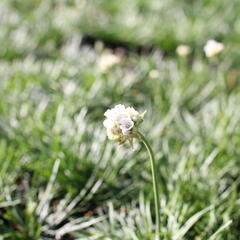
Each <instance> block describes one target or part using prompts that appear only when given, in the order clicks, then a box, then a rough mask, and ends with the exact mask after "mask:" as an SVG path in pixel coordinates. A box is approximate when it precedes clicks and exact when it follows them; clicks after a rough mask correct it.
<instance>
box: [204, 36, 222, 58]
mask: <svg viewBox="0 0 240 240" xmlns="http://www.w3.org/2000/svg"><path fill="white" fill-rule="evenodd" d="M203 49H204V52H205V54H206V56H207V57H214V56H216V55H218V54H219V53H220V52H221V51H222V50H223V49H224V45H223V44H222V43H220V42H217V41H215V40H208V41H207V43H206V45H205V46H204V48H203Z"/></svg>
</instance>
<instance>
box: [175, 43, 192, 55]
mask: <svg viewBox="0 0 240 240" xmlns="http://www.w3.org/2000/svg"><path fill="white" fill-rule="evenodd" d="M191 52H192V48H191V47H190V46H188V45H179V46H178V47H177V48H176V53H177V55H179V56H183V57H184V56H187V55H188V54H190V53H191Z"/></svg>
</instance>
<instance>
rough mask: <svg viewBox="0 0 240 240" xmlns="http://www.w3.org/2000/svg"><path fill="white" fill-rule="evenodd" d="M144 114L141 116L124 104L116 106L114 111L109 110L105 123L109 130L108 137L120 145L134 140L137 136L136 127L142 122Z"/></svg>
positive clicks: (105, 114)
mask: <svg viewBox="0 0 240 240" xmlns="http://www.w3.org/2000/svg"><path fill="white" fill-rule="evenodd" d="M144 114H145V112H144V113H142V114H139V112H138V111H136V110H135V109H134V108H133V107H127V108H126V107H125V106H124V105H122V104H119V105H116V106H115V107H114V108H112V109H108V110H107V111H106V112H105V113H104V116H105V117H106V119H105V120H104V122H103V125H104V127H105V128H106V129H107V136H108V138H109V139H110V140H117V141H119V143H120V144H123V143H124V142H125V141H127V140H129V142H130V143H131V142H132V139H133V138H134V137H135V136H136V127H137V126H138V125H139V124H140V123H141V122H142V120H143V117H144Z"/></svg>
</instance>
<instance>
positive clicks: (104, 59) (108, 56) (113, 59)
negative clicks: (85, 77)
mask: <svg viewBox="0 0 240 240" xmlns="http://www.w3.org/2000/svg"><path fill="white" fill-rule="evenodd" d="M118 63H120V57H119V56H117V55H115V54H112V53H104V54H102V55H101V57H100V58H99V68H100V71H101V72H106V71H107V70H108V69H109V68H111V67H112V66H114V65H116V64H118Z"/></svg>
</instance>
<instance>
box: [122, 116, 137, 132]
mask: <svg viewBox="0 0 240 240" xmlns="http://www.w3.org/2000/svg"><path fill="white" fill-rule="evenodd" d="M119 125H120V129H121V130H122V134H123V135H127V134H128V133H129V131H130V130H131V129H132V128H133V126H134V122H133V121H132V120H131V118H122V119H121V120H120V121H119Z"/></svg>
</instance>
